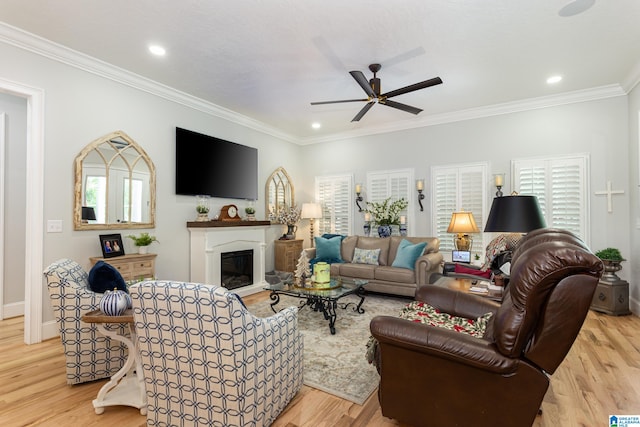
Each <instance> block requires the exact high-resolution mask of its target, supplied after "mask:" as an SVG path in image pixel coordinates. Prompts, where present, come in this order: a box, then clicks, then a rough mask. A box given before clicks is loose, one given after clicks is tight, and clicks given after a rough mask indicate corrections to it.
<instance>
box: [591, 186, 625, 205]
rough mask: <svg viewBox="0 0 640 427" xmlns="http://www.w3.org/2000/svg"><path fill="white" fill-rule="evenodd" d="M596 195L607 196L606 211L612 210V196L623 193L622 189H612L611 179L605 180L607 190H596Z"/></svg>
mask: <svg viewBox="0 0 640 427" xmlns="http://www.w3.org/2000/svg"><path fill="white" fill-rule="evenodd" d="M594 194H595V195H596V196H607V212H609V213H611V212H613V200H612V196H615V195H617V194H624V190H612V189H611V181H607V191H596V192H595V193H594Z"/></svg>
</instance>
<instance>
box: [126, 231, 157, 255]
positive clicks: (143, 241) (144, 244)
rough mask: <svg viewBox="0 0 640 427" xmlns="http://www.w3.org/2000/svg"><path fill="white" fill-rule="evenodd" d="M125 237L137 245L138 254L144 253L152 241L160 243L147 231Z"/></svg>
mask: <svg viewBox="0 0 640 427" xmlns="http://www.w3.org/2000/svg"><path fill="white" fill-rule="evenodd" d="M127 237H128V238H129V239H131V240H133V244H134V245H136V246H137V247H138V253H140V254H146V253H147V249H148V246H149V245H150V244H152V243H153V242H158V243H160V242H159V241H158V239H156V236H152V235H150V234H149V233H140V235H139V236H135V235H133V234H130V235H128V236H127Z"/></svg>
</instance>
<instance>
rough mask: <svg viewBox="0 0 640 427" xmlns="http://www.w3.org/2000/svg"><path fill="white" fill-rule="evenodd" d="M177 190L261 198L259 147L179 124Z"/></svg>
mask: <svg viewBox="0 0 640 427" xmlns="http://www.w3.org/2000/svg"><path fill="white" fill-rule="evenodd" d="M176 194H183V195H199V194H202V195H209V196H211V197H220V198H229V199H247V200H257V199H258V150H257V149H256V148H252V147H247V146H245V145H240V144H236V143H234V142H229V141H225V140H224V139H220V138H215V137H213V136H208V135H203V134H201V133H197V132H193V131H190V130H187V129H182V128H179V127H176Z"/></svg>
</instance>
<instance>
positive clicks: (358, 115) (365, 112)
mask: <svg viewBox="0 0 640 427" xmlns="http://www.w3.org/2000/svg"><path fill="white" fill-rule="evenodd" d="M373 104H374V102H373V101H371V102H367V105H365V106H364V107H362V110H360V112H359V113H358V114H356V116H355V117H354V118H353V120H351V121H352V122H359V121H360V119H361V118H362V116H364V115H365V114H367V111H369V109H370V108H371V107H373Z"/></svg>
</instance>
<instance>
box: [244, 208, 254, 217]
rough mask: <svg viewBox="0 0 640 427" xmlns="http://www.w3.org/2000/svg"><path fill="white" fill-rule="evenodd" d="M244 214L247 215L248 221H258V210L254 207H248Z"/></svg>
mask: <svg viewBox="0 0 640 427" xmlns="http://www.w3.org/2000/svg"><path fill="white" fill-rule="evenodd" d="M244 212H245V213H246V214H247V220H249V221H255V220H256V208H254V207H253V206H247V207H246V208H244Z"/></svg>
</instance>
